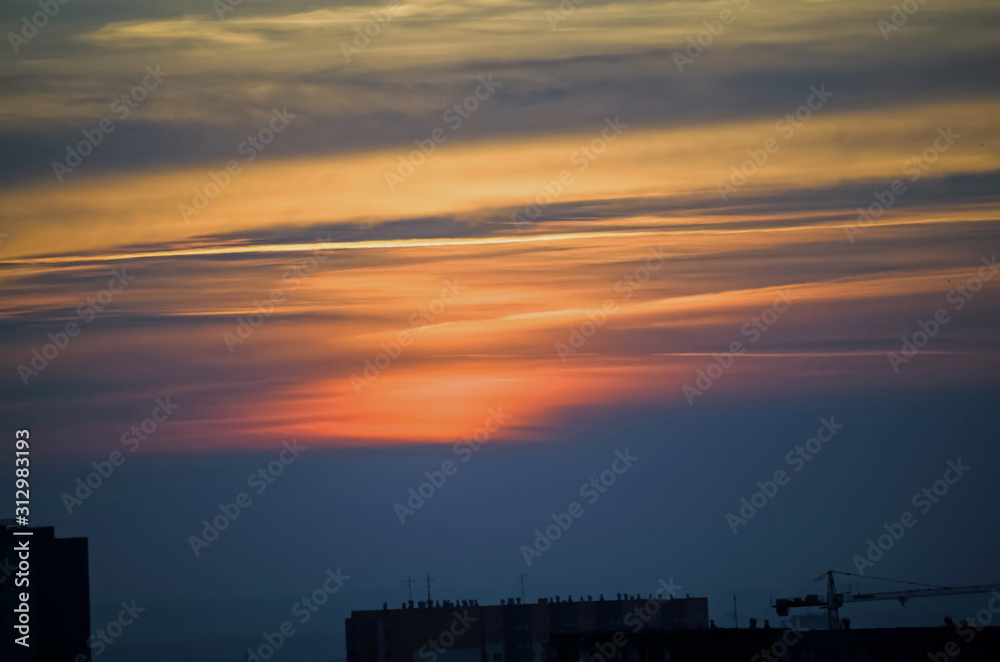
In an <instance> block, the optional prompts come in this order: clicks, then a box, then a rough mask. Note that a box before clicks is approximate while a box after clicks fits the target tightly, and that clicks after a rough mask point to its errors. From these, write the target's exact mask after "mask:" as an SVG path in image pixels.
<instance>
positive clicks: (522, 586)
mask: <svg viewBox="0 0 1000 662" xmlns="http://www.w3.org/2000/svg"><path fill="white" fill-rule="evenodd" d="M526 576H527V575H525V574H524V573H523V572H522V573H521V575H520V577H521V602H522V603H524V578H525V577H526Z"/></svg>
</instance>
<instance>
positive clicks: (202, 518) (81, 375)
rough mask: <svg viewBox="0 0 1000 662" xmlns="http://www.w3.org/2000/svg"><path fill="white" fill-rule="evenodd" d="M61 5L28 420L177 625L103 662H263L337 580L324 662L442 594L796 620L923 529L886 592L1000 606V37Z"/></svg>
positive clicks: (19, 131)
mask: <svg viewBox="0 0 1000 662" xmlns="http://www.w3.org/2000/svg"><path fill="white" fill-rule="evenodd" d="M43 5H45V2H44V0H43V2H42V3H41V4H40V3H39V2H27V1H21V0H18V2H13V3H6V4H5V5H4V6H3V7H2V8H0V26H2V27H3V28H4V29H3V34H4V35H5V36H6V42H7V45H6V46H4V47H3V49H0V51H2V55H0V67H2V75H0V89H2V98H3V103H2V104H0V117H2V122H0V145H2V147H3V149H0V209H3V214H2V215H0V288H2V292H3V297H2V303H0V354H2V356H3V361H2V374H0V396H2V397H0V419H2V420H3V421H4V423H5V425H6V427H7V429H9V430H10V429H22V428H30V429H31V430H32V438H33V439H37V440H38V441H37V445H36V446H33V449H32V459H33V461H34V462H36V463H37V466H34V467H33V481H37V487H36V489H37V491H33V501H34V502H33V514H32V524H33V525H39V526H42V525H54V526H55V527H56V532H57V535H59V536H86V537H88V538H89V539H90V541H91V542H90V544H91V555H92V556H91V563H92V568H91V580H92V591H93V599H94V610H93V614H92V617H93V622H94V625H95V627H97V626H98V624H99V623H100V622H101V620H102V619H104V620H105V621H106V620H108V619H110V618H112V617H113V616H114V614H115V613H117V611H116V610H115V606H116V605H119V604H120V603H121V601H123V600H132V599H137V600H139V601H140V604H144V603H143V600H145V601H146V602H148V604H149V608H148V611H147V612H145V613H144V614H143V616H142V617H141V618H139V619H137V622H136V624H135V626H134V629H130V630H129V631H127V632H126V633H125V634H124V635H123V637H122V638H121V639H120V641H118V642H116V644H115V645H114V646H111V647H109V649H108V651H107V652H106V653H105V655H102V658H101V659H102V660H103V659H107V660H108V661H109V662H114V660H128V659H139V658H141V659H148V660H153V661H155V660H157V659H167V658H157V657H156V655H159V654H160V653H159V652H158V651H159V650H160V649H159V646H161V645H163V644H164V643H165V642H172V643H177V639H178V634H177V633H178V632H186V633H188V634H185V635H184V638H185V641H186V643H185V644H184V645H185V646H188V647H189V648H187V649H181V648H178V649H176V651H177V653H180V654H184V655H186V656H187V657H189V658H190V659H191V660H192V661H193V662H194V661H197V660H201V659H204V660H218V659H233V660H237V659H242V658H241V657H240V654H239V651H240V650H241V648H240V645H241V642H242V641H243V640H244V639H246V640H247V645H249V643H250V642H251V641H252V640H254V638H257V637H259V635H260V631H261V628H267V627H273V626H271V625H268V624H269V623H272V622H273V623H275V624H277V623H280V622H281V621H282V620H283V619H284V618H286V617H287V614H286V613H285V612H287V611H288V610H289V608H290V607H291V606H292V604H294V603H295V601H296V600H297V599H299V598H300V597H301V594H302V592H303V591H312V590H314V589H315V588H316V585H319V584H321V583H322V578H323V577H324V573H325V572H327V570H332V571H336V570H337V568H342V569H343V571H344V572H345V573H346V574H347V575H350V576H351V580H350V581H347V582H346V583H345V584H344V586H343V587H342V589H340V590H338V592H337V594H336V595H335V596H331V598H330V602H329V603H328V604H327V605H326V606H325V607H323V610H322V611H319V612H318V613H317V616H316V618H315V619H313V620H311V621H310V623H309V625H308V627H305V628H304V629H303V631H302V632H301V633H300V635H299V636H297V637H296V639H295V640H294V641H293V642H290V644H289V646H290V647H291V648H290V649H289V652H288V655H289V657H288V658H287V659H296V660H298V659H302V660H326V661H327V662H328V661H329V660H330V659H334V658H339V657H342V653H343V651H342V644H343V620H342V619H343V618H344V617H345V615H346V614H347V613H349V611H350V610H351V609H358V608H366V607H372V606H381V604H382V602H383V601H388V602H389V604H390V605H394V603H398V602H400V601H401V600H402V599H404V596H405V587H402V586H403V585H402V584H401V583H400V582H402V580H404V579H405V578H406V576H407V575H408V574H413V575H414V576H416V575H418V574H419V575H424V574H427V573H429V574H431V576H432V577H436V578H437V581H438V582H440V589H441V595H442V597H447V598H448V599H456V598H459V599H460V598H478V599H480V600H481V601H482V602H484V603H485V602H486V601H487V600H491V601H495V600H499V599H500V598H507V597H511V596H516V595H519V594H520V592H519V588H516V586H515V582H516V577H517V576H518V575H519V574H520V573H522V572H523V573H527V574H528V575H529V579H528V583H527V587H528V588H527V594H528V597H529V599H530V598H532V597H534V598H537V597H547V596H550V595H557V594H558V595H565V594H567V593H569V592H571V593H573V594H574V595H576V594H578V593H583V594H588V593H589V594H594V595H596V594H598V593H600V592H602V591H603V592H605V594H609V593H610V594H614V593H615V592H618V591H622V592H630V593H641V594H643V595H645V594H646V593H649V592H653V591H654V588H655V586H656V585H657V582H658V581H659V580H661V579H664V580H666V579H668V578H669V577H674V578H675V579H676V581H677V582H678V583H679V584H680V585H682V586H684V587H685V589H684V592H688V591H690V593H691V594H692V595H693V596H707V597H709V598H710V615H711V617H712V618H713V619H715V620H716V622H717V623H719V624H720V625H721V624H723V623H728V622H730V621H731V616H730V615H727V612H731V611H732V593H733V592H734V591H736V592H737V595H738V598H739V599H740V606H739V612H740V617H741V620H743V621H745V619H746V618H748V617H749V616H754V617H757V618H758V619H761V621H762V620H763V618H770V617H772V616H771V615H769V613H768V611H769V607H768V606H767V603H768V597H769V596H770V595H774V596H775V597H789V596H790V594H791V593H792V592H794V590H795V589H797V588H798V587H799V586H800V585H802V584H804V583H806V582H808V581H809V580H810V579H811V578H813V577H815V576H817V575H818V574H819V573H821V572H823V571H825V570H827V569H830V568H832V569H838V570H846V571H851V572H858V571H859V565H860V566H864V565H865V564H864V563H859V562H858V561H857V560H856V557H859V556H860V557H861V558H868V557H866V554H867V551H866V550H867V549H868V548H869V541H870V540H875V541H876V544H877V539H878V537H879V536H880V535H883V534H885V533H886V529H885V528H884V527H885V526H886V525H892V524H893V523H898V522H900V521H901V518H902V517H903V516H904V513H907V512H909V513H911V514H912V516H913V518H914V524H913V525H912V526H907V527H906V528H905V535H904V536H903V537H902V538H900V539H899V540H898V541H896V542H894V543H893V546H892V548H891V549H889V550H888V551H885V553H884V556H883V557H880V558H879V559H878V560H877V561H872V560H871V559H869V561H870V562H871V563H873V565H872V567H865V570H866V572H868V573H870V574H871V575H874V576H877V577H878V576H886V577H891V578H894V579H901V580H911V581H917V582H926V583H929V584H947V585H958V584H973V583H982V582H992V581H1000V572H997V570H996V564H995V557H996V554H995V550H996V545H997V543H998V542H1000V537H998V532H997V530H996V527H995V526H994V525H993V521H994V519H995V518H993V517H992V516H991V514H990V513H991V508H992V507H993V506H994V505H995V504H997V503H998V497H1000V492H998V487H997V485H998V482H997V481H996V473H997V466H998V465H997V461H998V460H1000V457H998V452H1000V451H998V446H997V443H996V430H997V423H998V422H1000V419H998V417H997V414H996V411H997V409H996V404H997V398H998V394H1000V392H998V385H1000V383H998V380H997V375H998V367H1000V337H998V332H997V320H998V319H1000V296H998V292H1000V290H998V284H1000V266H998V265H997V262H996V255H997V253H998V252H1000V251H998V249H1000V232H998V230H1000V220H998V210H1000V204H998V195H1000V187H998V185H1000V152H998V150H997V147H998V141H997V138H998V136H1000V119H998V118H1000V112H998V110H1000V86H998V83H1000V79H998V73H997V72H998V71H1000V67H998V64H1000V40H998V36H1000V35H998V33H1000V21H998V19H1000V8H998V7H997V6H996V3H995V2H985V1H979V0H959V1H956V2H948V3H935V2H926V3H918V2H915V0H913V1H911V0H907V1H906V2H903V3H892V2H887V3H870V2H861V1H860V0H845V1H819V0H817V1H803V2H791V1H790V0H787V1H784V0H783V1H778V0H706V1H698V2H695V1H693V0H670V1H669V2H659V3H656V2H644V1H641V0H627V1H625V2H615V3H607V2H594V1H593V0H582V1H580V2H575V1H574V2H570V0H564V1H563V2H562V3H558V2H555V1H552V2H534V1H526V2H513V1H510V0H501V1H498V2H491V3H487V4H485V5H482V4H470V3H455V2H451V1H450V0H427V1H420V2H398V1H396V0H393V1H391V2H373V3H368V4H362V5H351V4H344V3H339V2H332V3H315V2H300V1H299V0H292V1H290V2H282V3H276V2H268V1H266V0H244V1H243V2H242V3H239V4H235V3H231V2H227V1H223V0H219V2H214V3H213V2H208V1H204V0H199V1H197V2H195V1H193V0H182V1H181V2H162V1H160V0H149V1H146V2H140V3H135V2H119V1H117V0H95V1H92V2H86V3H84V2H67V3H65V4H62V3H59V2H57V3H56V4H55V5H52V6H50V5H45V6H49V7H50V9H49V13H48V14H45V13H44V12H45V10H44V7H43ZM53 6H54V7H55V8H56V9H52V7H53ZM38 12H42V13H43V14H44V16H45V18H44V20H42V19H40V18H37V14H38ZM824 421H825V422H826V423H824ZM834 426H842V427H834ZM824 430H825V431H824ZM834 431H835V434H831V435H830V438H829V439H826V438H825V437H827V433H830V432H834ZM811 439H813V441H810V440H811ZM799 449H802V450H799ZM618 454H621V455H620V456H619V455H618ZM619 457H629V458H636V459H635V460H634V461H630V463H629V466H628V467H627V469H625V470H623V471H619V470H620V469H621V468H622V466H623V465H622V464H621V460H619V464H617V465H616V464H614V463H615V462H616V458H619ZM949 463H953V464H955V466H968V467H969V469H968V470H967V471H962V472H961V473H962V476H961V477H960V478H958V479H957V480H956V481H955V482H954V483H952V482H951V479H950V478H946V472H947V471H949V470H950V471H952V472H954V470H953V469H949V467H950V465H949ZM615 467H617V469H616V468H615ZM95 472H96V474H97V477H96V478H90V479H89V483H88V477H90V476H91V475H93V474H95ZM778 472H784V475H783V476H782V477H780V478H779V477H778ZM947 475H948V476H950V477H954V475H955V474H954V473H951V474H947ZM602 476H603V478H602ZM4 480H5V481H7V480H10V479H8V478H5V479H4ZM593 481H596V483H595V482H593ZM935 481H944V482H943V483H942V484H946V485H947V492H946V493H945V494H943V495H942V494H941V493H940V491H939V492H938V493H935V492H934V487H933V486H934V485H935ZM770 482H773V483H774V488H773V489H772V488H771V487H770ZM3 485H7V483H3ZM424 485H427V487H423V486H424ZM587 485H589V487H585V486H587ZM81 486H82V487H81ZM925 489H929V490H931V496H934V498H935V499H937V500H936V501H935V500H933V499H931V497H930V496H927V495H926V494H924V493H923V490H925ZM421 490H422V491H421ZM938 490H940V487H939V488H938ZM768 492H773V496H771V495H770V494H768ZM756 493H761V494H762V495H763V496H759V497H755V496H754V495H755V494H756ZM414 494H415V495H416V497H414V496H412V495H414ZM918 494H923V496H922V497H921V498H915V495H918ZM241 495H242V496H241ZM594 497H596V498H594ZM764 497H766V498H764ZM574 503H576V504H577V506H578V508H574V507H573V504H574ZM744 503H747V504H750V507H747V506H745V505H744ZM925 503H926V504H928V507H926V508H925V506H924V505H922V504H925ZM741 509H742V512H741ZM232 513H236V515H233V514H232ZM564 515H565V516H566V517H569V518H570V519H569V520H567V519H565V517H564ZM730 515H731V517H730ZM217 517H221V518H222V519H221V520H219V521H220V523H222V524H225V526H224V527H223V526H216V524H215V518H217ZM560 522H564V523H565V522H569V523H570V525H568V526H563V525H560ZM206 524H208V525H209V526H206ZM551 525H555V526H556V527H557V528H558V529H559V530H560V532H559V533H558V536H556V534H553V535H549V534H548V533H546V527H549V526H551ZM213 531H214V533H215V534H217V535H215V536H213ZM539 531H540V532H541V534H542V538H544V540H539V534H538V532H539ZM192 538H195V539H196V540H195V541H192ZM545 541H547V542H548V543H550V544H549V546H548V547H546V545H545ZM543 547H544V549H542V548H543ZM526 549H527V550H529V551H525V550H526ZM530 550H534V551H533V552H532V551H530ZM529 561H530V563H529ZM400 587H402V588H400ZM744 599H745V600H746V603H744V602H743V600H744ZM976 601H977V598H976V597H975V596H972V597H969V598H965V599H961V600H958V599H956V600H954V601H953V602H948V601H945V602H944V603H941V604H947V605H950V604H956V605H959V606H958V607H956V608H954V609H952V610H951V612H950V613H951V615H952V616H953V617H954V618H956V620H957V619H958V618H960V617H962V616H964V613H959V612H960V611H961V610H963V609H973V611H974V610H975V608H978V607H976V605H977V604H978V603H977V602H976ZM102 605H103V606H102ZM396 606H398V605H396ZM883 607H885V606H883ZM852 609H857V610H859V613H861V614H870V615H871V619H872V620H871V622H873V623H883V622H891V621H892V619H893V618H896V616H897V615H898V614H897V613H896V612H895V611H886V609H884V608H883V609H882V611H879V609H877V608H875V609H871V608H869V607H852ZM942 609H944V607H941V608H938V607H937V606H936V605H934V604H932V605H923V604H916V603H914V604H908V605H907V606H906V607H905V612H902V613H905V614H908V615H912V618H913V619H914V621H917V620H919V619H925V621H923V622H933V623H937V622H940V621H941V618H940V613H941V611H942ZM744 610H746V616H744ZM112 612H113V613H112ZM845 615H848V614H846V613H845ZM900 617H902V616H900ZM910 617H911V616H907V618H910ZM862 620H864V618H863V617H862V618H859V619H858V621H862ZM858 621H856V622H858ZM772 622H774V621H773V620H772ZM890 624H899V623H894V622H891V623H890ZM911 624H912V623H911ZM130 637H131V639H130ZM331 646H332V647H333V648H334V649H335V650H333V651H332V652H331V651H330V647H331ZM230 651H232V652H230ZM171 654H172V655H175V653H171ZM226 655H228V657H225V656H226ZM171 659H172V658H171Z"/></svg>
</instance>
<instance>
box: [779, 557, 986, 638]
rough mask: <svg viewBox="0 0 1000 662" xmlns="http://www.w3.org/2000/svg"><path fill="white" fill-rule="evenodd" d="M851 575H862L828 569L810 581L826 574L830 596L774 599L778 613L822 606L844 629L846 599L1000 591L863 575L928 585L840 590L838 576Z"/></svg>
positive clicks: (901, 600) (837, 626)
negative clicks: (842, 618)
mask: <svg viewBox="0 0 1000 662" xmlns="http://www.w3.org/2000/svg"><path fill="white" fill-rule="evenodd" d="M835 574H836V575H848V576H850V577H862V575H855V574H853V573H850V572H840V571H837V570H827V571H826V572H824V573H823V574H822V575H820V576H819V577H817V578H816V579H814V580H812V582H810V584H812V583H814V582H817V581H819V580H821V579H823V578H824V577H826V597H823V596H820V595H818V594H816V593H812V594H809V595H806V596H805V597H804V598H787V599H786V598H782V599H778V600H772V601H771V606H772V607H773V608H774V609H775V611H777V613H778V616H782V617H784V616H788V610H789V609H800V608H805V607H820V608H821V609H826V611H827V616H828V621H829V624H830V629H831V630H839V629H840V608H841V607H842V606H844V603H846V602H868V601H870V600H899V604H901V605H905V604H906V601H907V600H909V599H910V598H930V597H934V596H942V595H967V594H970V593H990V592H992V591H998V590H1000V584H983V585H981V586H957V587H952V586H933V585H931V584H918V583H916V582H903V581H899V580H898V579H885V578H883V577H863V579H878V580H880V581H887V582H898V583H900V584H911V585H913V586H925V587H928V588H921V589H911V590H906V591H886V592H882V593H861V592H857V591H856V592H854V593H850V592H845V593H840V592H838V591H837V585H836V584H835V583H834V581H833V576H834V575H835Z"/></svg>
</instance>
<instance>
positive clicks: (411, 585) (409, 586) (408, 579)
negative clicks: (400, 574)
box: [403, 575, 413, 602]
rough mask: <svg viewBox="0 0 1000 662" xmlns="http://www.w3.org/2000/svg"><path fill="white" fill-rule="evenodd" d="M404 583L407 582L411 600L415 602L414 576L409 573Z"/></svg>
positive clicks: (407, 590)
mask: <svg viewBox="0 0 1000 662" xmlns="http://www.w3.org/2000/svg"><path fill="white" fill-rule="evenodd" d="M403 583H404V584H406V592H407V593H408V594H409V598H410V602H413V577H410V576H409V575H407V576H406V581H404V582H403Z"/></svg>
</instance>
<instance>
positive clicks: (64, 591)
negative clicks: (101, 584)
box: [0, 520, 90, 662]
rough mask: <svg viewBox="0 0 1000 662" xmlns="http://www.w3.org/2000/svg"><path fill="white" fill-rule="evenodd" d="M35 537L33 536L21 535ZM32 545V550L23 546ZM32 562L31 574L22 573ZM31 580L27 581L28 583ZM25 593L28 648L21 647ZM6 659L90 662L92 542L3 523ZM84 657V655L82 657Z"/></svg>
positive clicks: (1, 617) (1, 614) (1, 611)
mask: <svg viewBox="0 0 1000 662" xmlns="http://www.w3.org/2000/svg"><path fill="white" fill-rule="evenodd" d="M15 532H17V533H18V534H24V533H30V534H31V535H15ZM25 545H26V546H27V548H28V549H27V551H26V552H24V551H19V550H18V549H17V548H18V547H23V546H25ZM25 555H26V556H27V558H26V559H23V561H25V562H27V564H28V565H27V572H25V570H24V569H22V566H21V563H22V557H23V556H25ZM25 581H27V583H25ZM22 593H27V598H28V600H27V604H28V608H29V611H28V625H29V626H30V630H29V635H28V639H27V642H28V643H29V646H28V647H24V646H21V645H19V644H18V643H16V641H15V638H16V637H18V636H20V635H19V633H18V632H17V631H16V630H15V625H18V624H19V619H20V618H21V616H20V614H19V613H17V612H16V611H15V610H16V609H19V607H20V605H21V603H22V600H21V597H22V595H21V594H22ZM0 633H2V634H0V660H3V662H21V661H22V660H23V661H27V662H64V661H65V662H80V661H82V660H87V661H89V660H90V650H89V649H88V648H87V639H88V638H89V637H90V561H89V555H88V553H87V539H86V538H56V537H55V531H54V529H53V528H52V527H51V526H46V527H19V526H16V525H14V524H13V522H12V521H10V520H3V521H0ZM81 656H82V657H81Z"/></svg>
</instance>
